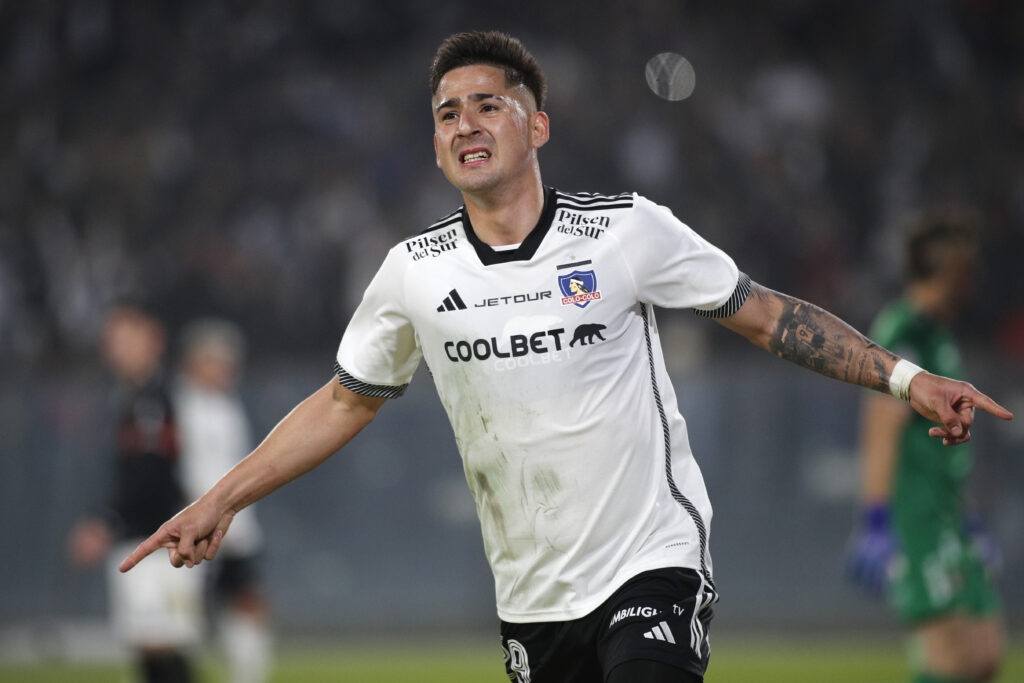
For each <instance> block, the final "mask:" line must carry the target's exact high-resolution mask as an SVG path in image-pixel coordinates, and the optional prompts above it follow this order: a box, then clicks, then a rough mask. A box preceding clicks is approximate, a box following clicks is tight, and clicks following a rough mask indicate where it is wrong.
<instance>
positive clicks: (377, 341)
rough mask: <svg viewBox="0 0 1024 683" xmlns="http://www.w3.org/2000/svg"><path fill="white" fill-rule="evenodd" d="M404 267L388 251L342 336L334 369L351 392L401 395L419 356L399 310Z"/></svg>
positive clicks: (410, 328)
mask: <svg viewBox="0 0 1024 683" xmlns="http://www.w3.org/2000/svg"><path fill="white" fill-rule="evenodd" d="M405 267H406V262H405V260H404V259H399V258H396V256H395V252H394V251H392V252H391V253H389V254H388V257H387V258H386V259H385V260H384V263H383V265H381V267H380V270H378V271H377V274H376V275H375V276H374V278H373V280H372V281H371V282H370V285H369V287H367V288H366V292H364V294H363V299H362V301H361V302H360V304H359V306H358V308H356V311H355V313H354V314H353V315H352V320H351V321H350V322H349V324H348V328H346V330H345V333H344V335H342V338H341V344H340V345H339V346H338V356H337V362H336V363H335V367H334V371H335V374H336V375H337V376H338V381H339V382H340V383H341V384H342V385H343V386H344V387H346V388H347V389H349V390H351V391H353V392H355V393H357V394H361V395H363V396H376V397H382V398H397V397H399V396H401V395H402V394H403V393H405V390H406V388H407V387H408V386H409V382H410V381H411V380H412V376H413V373H415V372H416V368H417V366H418V365H419V362H420V359H421V358H422V357H423V354H422V352H421V350H420V348H419V344H418V343H417V340H416V333H415V330H414V329H413V326H412V322H411V321H410V320H409V317H408V316H407V315H406V312H405V292H404V281H405Z"/></svg>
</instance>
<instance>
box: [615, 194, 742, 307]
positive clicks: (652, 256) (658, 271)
mask: <svg viewBox="0 0 1024 683" xmlns="http://www.w3.org/2000/svg"><path fill="white" fill-rule="evenodd" d="M633 206H634V208H633V215H632V216H631V220H630V221H628V222H627V223H626V224H625V225H624V226H623V227H624V228H625V229H624V230H616V231H615V232H614V233H613V234H615V235H616V236H617V237H618V239H619V240H620V242H621V251H622V254H623V258H625V260H626V265H627V267H628V268H629V271H630V273H631V275H632V277H633V282H634V284H635V285H636V290H637V298H638V299H639V300H640V301H643V302H645V303H652V304H654V305H655V306H662V307H666V308H695V309H698V310H704V311H714V310H717V309H720V308H722V307H723V306H725V305H726V304H727V303H728V302H729V301H730V299H731V298H732V297H733V295H734V292H736V290H737V287H738V285H739V284H740V273H739V270H738V269H737V267H736V264H735V263H733V260H732V259H731V258H729V256H728V255H727V254H726V253H725V252H724V251H722V250H721V249H719V248H718V247H715V246H714V245H712V244H711V243H710V242H708V241H707V240H705V239H704V238H703V237H701V236H700V235H698V234H697V233H696V232H694V231H693V230H691V229H690V228H689V227H688V226H686V225H685V224H684V223H683V222H682V221H680V220H679V219H678V218H676V217H675V216H674V215H673V214H672V212H671V211H669V210H668V209H667V208H665V207H664V206H659V205H657V204H655V203H653V202H651V201H650V200H648V199H645V198H643V197H640V196H636V197H635V201H634V204H633Z"/></svg>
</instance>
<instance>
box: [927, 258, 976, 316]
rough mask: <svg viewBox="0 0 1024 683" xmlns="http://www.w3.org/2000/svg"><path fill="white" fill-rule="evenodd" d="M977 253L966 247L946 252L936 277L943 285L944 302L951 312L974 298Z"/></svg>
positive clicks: (956, 310)
mask: <svg viewBox="0 0 1024 683" xmlns="http://www.w3.org/2000/svg"><path fill="white" fill-rule="evenodd" d="M976 265H977V254H976V251H975V249H974V248H973V247H972V248H967V249H964V250H962V251H955V252H951V253H949V254H947V256H946V258H945V260H944V261H943V263H942V266H941V267H940V269H939V272H938V273H937V277H938V278H939V280H940V282H942V284H943V286H944V298H945V304H946V306H947V307H949V308H950V309H951V311H950V312H951V314H956V313H959V312H960V311H962V310H964V309H965V308H967V307H968V306H969V305H970V303H971V300H972V299H973V298H974V291H975V271H976Z"/></svg>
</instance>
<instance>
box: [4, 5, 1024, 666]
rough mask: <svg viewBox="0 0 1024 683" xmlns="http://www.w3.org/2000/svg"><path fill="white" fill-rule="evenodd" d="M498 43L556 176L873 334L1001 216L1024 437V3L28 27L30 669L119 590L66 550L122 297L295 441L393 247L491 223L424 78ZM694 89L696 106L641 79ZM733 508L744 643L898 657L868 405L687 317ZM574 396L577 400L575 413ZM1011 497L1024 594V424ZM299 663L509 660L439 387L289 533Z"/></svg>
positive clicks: (277, 562)
mask: <svg viewBox="0 0 1024 683" xmlns="http://www.w3.org/2000/svg"><path fill="white" fill-rule="evenodd" d="M491 27H495V28H500V29H503V30H507V31H509V32H510V33H513V34H514V35H517V36H519V37H520V38H522V39H523V40H524V42H525V43H526V44H527V46H528V47H529V48H530V49H531V50H532V51H533V52H534V53H535V54H536V55H537V57H538V58H539V59H540V61H541V63H542V65H543V66H544V67H545V70H546V72H547V75H548V80H549V85H550V101H549V105H548V107H547V109H548V111H549V113H550V115H551V118H552V129H553V136H552V141H551V143H549V144H548V145H547V146H546V147H545V148H544V149H543V150H542V151H541V158H542V168H543V172H544V179H545V182H547V183H549V184H552V185H555V186H557V187H559V188H561V189H565V190H570V191H575V190H584V191H622V190H637V191H639V192H641V193H644V194H646V195H648V196H649V197H651V198H653V199H655V200H656V201H659V202H662V203H665V204H667V205H669V206H671V207H672V208H673V210H674V211H675V212H676V214H677V215H678V216H680V218H682V220H684V221H685V222H687V223H689V224H690V225H692V226H693V227H695V228H696V229H697V230H698V231H699V232H701V233H702V234H704V235H705V236H706V237H707V238H708V239H710V240H711V241H712V242H714V243H715V244H717V245H719V246H721V247H722V248H723V249H725V250H726V251H727V252H729V253H730V254H731V255H732V256H733V257H734V258H735V260H736V261H737V263H738V264H739V265H740V267H741V268H742V269H743V270H745V271H746V272H748V273H749V274H750V275H751V276H752V277H753V278H754V279H755V280H757V281H759V282H762V283H765V284H767V285H768V286H771V287H773V288H775V289H779V290H782V291H786V292H788V293H792V294H794V295H797V296H800V297H803V298H806V299H809V300H811V301H813V302H815V303H818V304H820V305H822V306H824V307H825V308H828V309H829V310H832V311H833V312H835V313H837V314H838V315H840V316H841V317H843V318H844V319H846V320H848V321H849V322H851V323H852V324H854V325H855V326H857V327H858V328H861V329H863V328H864V327H865V326H866V325H867V324H868V322H869V321H870V319H871V317H872V315H873V313H874V312H875V311H876V310H877V309H878V307H879V306H880V305H881V304H882V302H883V301H884V300H885V299H886V298H887V297H889V296H891V295H893V294H894V293H896V292H897V291H898V290H899V285H900V278H899V273H900V266H901V260H900V248H899V244H900V240H899V231H898V225H899V222H900V220H902V219H903V218H904V217H905V216H906V215H907V213H908V212H910V211H912V210H914V209H916V208H919V207H922V206H925V205H927V204H929V203H931V202H934V201H959V202H964V203H967V204H970V205H972V206H974V207H976V208H977V209H978V210H980V211H981V212H982V213H983V214H984V216H985V218H986V226H987V231H986V235H985V245H984V253H983V259H984V260H983V263H984V267H983V268H982V270H981V272H980V274H979V294H980V296H979V298H978V300H977V305H976V306H975V308H974V309H973V310H972V311H971V313H970V315H969V316H968V319H967V320H965V321H964V324H963V325H962V326H961V328H960V330H959V331H960V333H961V336H962V338H963V339H964V345H965V350H966V360H967V366H968V368H969V371H970V374H971V379H972V380H973V381H974V382H975V383H976V384H977V385H979V386H980V387H982V388H983V389H984V390H986V391H987V392H988V393H990V394H991V395H993V396H994V397H996V398H997V399H998V400H1000V401H1002V402H1004V403H1005V404H1006V405H1008V407H1010V408H1011V409H1015V410H1016V412H1017V413H1018V415H1024V383H1022V381H1021V380H1022V378H1024V296H1022V290H1024V278H1022V277H1021V276H1020V272H1019V265H1018V263H1019V261H1020V256H1021V254H1022V253H1024V154H1022V150H1024V59H1022V58H1024V54H1022V53H1024V41H1022V40H1021V36H1024V8H1022V5H1021V4H1020V3H1015V2H1010V1H1009V0H1002V1H1001V0H956V1H952V0H946V1H942V2H933V3H929V4H928V5H927V9H925V10H922V3H919V2H916V1H913V0H891V1H889V2H885V3H838V2H814V1H812V0H787V1H785V2H775V3H759V2H753V1H750V2H734V1H730V2H710V1H708V2H696V1H690V2H668V1H660V0H647V1H640V2H625V1H623V2H593V3H586V4H585V5H583V4H560V3H549V2H536V1H533V0H524V1H522V2H518V3H514V4H511V3H506V4H502V5H500V6H490V5H486V4H473V5H470V4H455V3H428V2H423V1H418V0H404V1H398V0H394V1H381V2H373V3H370V2H366V3H361V2H331V1H329V0H319V1H314V0H297V1H295V2H269V1H268V2H224V1H222V0H209V1H205V2H147V3H134V2H128V1H126V0H120V1H119V0H78V1H73V0H69V1H61V2H58V1H56V0H43V1H40V2H31V3H21V2H11V1H9V0H0V373H2V381H0V528H3V529H4V532H5V539H4V544H5V546H6V548H7V550H6V551H5V552H4V553H3V554H4V556H5V557H6V558H7V561H5V562H2V563H0V655H4V654H7V655H9V656H11V655H17V656H24V655H25V654H26V653H29V654H31V653H39V652H42V653H50V654H54V653H59V652H60V651H62V648H68V647H71V645H70V644H69V636H68V634H69V633H71V632H79V631H80V630H81V629H80V627H81V626H82V625H89V624H95V623H100V620H101V619H102V615H103V607H104V595H103V582H102V580H101V577H100V575H99V574H98V573H95V572H85V573H83V572H80V571H77V570H75V569H73V568H72V567H71V566H70V565H69V564H68V562H67V561H66V558H65V552H64V538H65V535H66V533H67V531H68V529H69V527H70V525H71V523H72V522H73V520H74V518H75V516H76V515H77V514H78V513H79V512H80V511H81V510H82V509H83V508H84V506H86V505H88V503H89V502H90V501H91V500H92V499H93V497H94V496H95V495H96V490H97V487H98V486H99V485H100V482H101V479H102V463H103V461H104V453H105V448H106V446H107V444H108V443H109V438H110V435H109V432H108V430H107V428H106V424H107V423H108V422H109V420H108V419H107V415H108V413H107V411H108V406H107V405H106V404H105V402H104V396H105V392H106V390H107V388H108V387H109V384H108V379H107V377H106V375H105V374H104V372H103V369H102V367H101V365H100V363H99V362H98V360H97V355H96V342H97V334H98V330H99V323H100V320H101V312H102V311H103V309H104V306H105V305H107V304H108V303H109V302H110V301H112V300H113V299H114V298H116V297H118V296H120V295H124V294H143V295H145V296H146V297H147V298H149V299H150V300H152V301H154V302H156V304H157V305H158V307H159V309H160V311H161V313H162V314H163V315H164V316H165V317H166V319H167V321H168V323H169V325H170V327H171V330H172V332H173V331H174V330H176V329H178V328H179V327H180V326H181V325H182V324H183V323H184V322H186V321H188V320H189V319H191V318H193V317H196V316H200V315H210V314H217V315H223V316H226V317H229V318H231V319H233V320H235V321H237V322H239V323H240V324H241V325H242V326H243V327H244V329H245V331H246V332H247V334H248V337H249V343H250V348H249V363H248V373H247V376H246V380H245V383H244V386H243V393H244V398H245V400H246V402H247V404H248V406H249V407H250V409H251V411H252V417H253V420H254V423H255V426H256V432H257V436H262V434H264V433H266V431H267V430H268V429H269V428H270V427H271V426H273V424H274V423H275V422H276V420H277V419H279V418H280V416H281V415H283V414H284V412H286V411H287V410H288V409H289V408H290V407H291V406H292V405H293V404H294V403H295V402H296V401H297V400H299V399H301V398H302V397H304V396H305V395H306V394H307V393H308V392H309V391H311V390H312V389H313V388H315V387H317V386H319V385H320V384H322V382H323V381H324V380H325V379H326V378H327V377H329V375H330V371H331V366H332V361H333V354H334V350H335V348H336V344H337V341H338V339H339V336H340V334H341V331H342V330H343V328H344V325H345V323H346V321H347V319H348V316H349V315H350V314H351V311H352V309H353V307H354V306H355V304H356V302H357V301H358V299H359V297H360V295H361V292H362V289H363V287H364V286H365V284H366V283H367V282H368V280H369V278H370V276H371V275H372V274H373V272H374V271H375V269H376V266H377V264H378V263H379V262H380V259H381V258H382V256H383V254H384V252H385V251H386V249H387V248H388V247H389V246H390V245H391V244H393V243H394V242H395V241H397V240H398V239H400V238H402V237H404V236H407V235H409V234H412V233H413V232H416V231H418V230H419V229H421V228H422V227H423V226H425V225H427V224H428V223H429V222H431V221H432V220H433V219H435V218H437V217H440V216H442V215H444V214H445V213H447V212H448V211H450V210H451V209H452V208H454V207H455V206H457V205H458V203H459V198H458V196H457V194H456V193H455V191H454V190H452V189H451V188H450V186H448V185H447V183H446V181H445V180H444V178H443V177H442V176H441V174H440V173H439V172H438V171H437V169H436V168H435V166H434V162H433V156H432V150H431V146H430V135H431V130H432V129H431V120H430V116H429V110H428V105H427V102H428V96H429V93H428V91H427V86H426V70H427V66H428V64H429V61H430V58H431V57H432V54H433V50H434V49H435V47H436V46H437V44H438V43H439V42H440V40H441V39H443V38H444V37H445V36H446V35H447V34H449V33H451V32H453V31H456V30H467V29H473V28H491ZM662 51H675V52H679V53H681V54H683V55H684V56H686V57H687V58H688V59H689V60H690V62H691V63H692V64H693V66H694V69H695V72H696V89H695V90H694V92H693V95H692V96H691V97H690V98H688V99H686V100H684V101H682V102H676V103H669V102H666V101H664V100H659V99H658V98H656V97H655V96H654V95H652V94H651V92H650V91H649V90H648V89H647V87H646V85H645V82H644V78H643V72H644V64H645V62H646V61H647V59H649V58H650V57H651V56H653V54H655V53H657V52H662ZM659 316H660V317H659V321H660V324H661V326H662V333H663V337H664V339H665V340H666V354H667V356H668V359H669V363H670V365H671V367H672V371H673V374H674V377H675V385H676V389H677V392H678V394H679V399H680V404H681V408H682V410H683V413H684V415H685V416H686V417H687V420H688V423H689V425H690V431H691V438H692V441H693V446H694V450H695V452H696V454H697V457H698V460H699V462H700V463H701V466H702V468H703V470H704V473H705V477H706V479H707V483H708V487H709V489H710V493H711V497H712V501H713V502H714V504H715V510H716V514H715V521H714V527H713V528H714V532H713V536H712V550H713V552H714V556H715V565H716V566H715V570H716V576H717V577H718V581H719V586H720V588H721V590H722V593H723V600H722V602H721V603H720V607H719V608H718V609H717V612H718V615H719V616H718V619H717V621H716V629H717V631H716V632H718V633H730V632H736V633H741V632H753V633H762V634H764V633H769V634H805V633H809V632H818V633H822V632H824V633H834V634H838V635H840V636H842V635H843V634H854V635H856V634H869V633H879V632H881V633H896V630H895V627H894V624H893V622H892V620H891V618H890V617H889V615H888V613H887V612H886V610H885V609H884V608H883V607H882V606H881V605H878V604H874V603H871V602H866V601H864V600H862V599H861V598H860V597H859V596H858V595H857V594H856V593H854V592H853V591H852V589H850V588H849V587H848V586H847V585H846V584H845V583H844V581H843V578H842V571H841V563H842V559H841V558H842V550H843V546H844V544H845V543H846V540H847V536H848V533H849V530H850V526H851V521H852V519H853V516H854V514H855V502H854V491H855V487H856V479H855V478H856V474H855V462H854V459H853V451H852V446H853V443H854V438H855V430H856V419H857V401H858V398H859V396H860V394H859V390H855V389H853V388H850V387H846V386H842V385H840V384H838V383H835V382H830V381H826V380H823V379H820V378H818V377H815V376H814V375H812V374H811V373H808V372H806V371H802V370H799V369H797V368H795V367H792V366H789V365H787V364H784V363H780V362H778V361H775V360H773V359H772V358H771V357H769V356H768V355H766V354H763V353H760V352H758V351H756V350H754V349H752V348H750V347H748V346H747V345H746V344H745V342H743V341H742V340H740V339H739V338H734V335H730V334H729V333H727V332H725V331H724V330H721V329H719V328H718V326H716V325H713V324H710V323H708V322H706V321H700V320H697V319H695V318H694V317H693V316H692V315H691V314H689V313H686V312H668V311H666V312H662V313H660V314H659ZM566 400H572V398H571V397H568V396H567V397H566ZM975 444H976V453H977V456H978V458H977V460H978V463H977V472H976V476H975V485H976V487H977V488H978V491H979V495H978V501H979V504H980V507H981V509H982V510H983V511H984V513H985V514H986V516H987V517H988V519H989V520H990V523H991V524H992V526H993V528H994V530H995V532H996V534H997V536H998V538H999V540H1000V541H1001V543H1002V547H1003V551H1004V555H1005V572H1004V580H1003V584H1002V588H1003V590H1004V592H1005V596H1006V601H1007V607H1008V617H1009V621H1010V624H1011V629H1013V628H1014V627H1015V626H1017V625H1019V624H1020V618H1019V616H1018V615H1019V614H1020V613H1021V608H1022V607H1024V586H1022V585H1021V582H1019V581H1016V580H1015V579H1016V577H1019V576H1020V575H1021V571H1022V569H1024V499H1022V497H1021V496H1020V495H1019V492H1020V488H1021V487H1020V484H1021V482H1022V481H1024V477H1022V474H1024V463H1022V462H1021V457H1020V454H1021V447H1022V444H1024V422H1022V421H1021V420H1020V419H1018V420H1017V422H1016V423H1013V424H996V421H995V420H991V419H985V418H982V419H981V424H980V426H979V429H978V430H977V437H976V440H975ZM260 516H261V519H262V522H263V524H264V526H265V529H266V531H267V532H268V536H269V538H270V539H271V542H270V544H269V546H268V550H267V557H266V572H267V578H268V583H269V591H270V596H271V600H272V603H273V606H274V613H275V623H276V628H277V630H278V632H279V634H280V635H281V636H282V637H283V638H286V639H287V638H293V639H296V640H301V639H304V638H317V637H323V638H326V639H328V640H331V639H337V640H338V641H339V642H344V640H345V639H346V638H348V637H350V636H351V637H355V636H359V637H365V636H367V635H370V636H376V635H380V636H395V635H416V634H422V633H431V634H434V635H436V634H438V633H453V634H460V633H483V634H485V636H486V637H488V638H489V637H490V635H491V633H493V632H494V626H495V623H496V621H495V617H494V610H493V596H492V588H491V579H490V576H489V573H488V570H487V568H486V564H485V560H484V558H483V554H482V545H481V542H480V539H479V532H478V529H477V526H476V521H475V517H474V512H473V506H472V501H471V499H470V497H469V493H468V490H467V489H466V487H465V482H464V480H463V478H462V474H461V468H460V463H459V459H458V455H457V453H456V451H455V447H454V442H453V439H452V438H451V433H450V428H449V427H448V425H447V422H446V420H445V418H444V415H443V412H442V409H441V407H440V404H439V402H438V401H437V399H436V396H435V394H434V392H433V388H432V385H431V382H430V378H429V376H428V375H427V374H426V372H424V371H423V370H421V371H420V372H419V373H418V375H417V377H416V379H415V380H414V382H413V386H412V388H411V390H410V392H409V395H408V396H407V397H406V398H403V399H401V400H400V401H395V402H394V403H393V404H392V405H390V406H389V407H388V408H387V409H386V410H385V411H383V412H382V414H381V417H380V418H379V419H378V421H377V422H376V423H375V424H374V425H373V426H372V427H371V428H370V430H369V431H368V432H367V433H365V434H363V435H361V436H360V438H359V439H357V441H356V442H354V443H353V445H352V446H351V448H350V449H349V452H347V453H346V454H344V455H343V456H341V457H337V458H335V459H333V460H332V461H330V462H329V463H327V464H326V465H325V466H324V467H323V468H322V469H321V470H318V472H317V474H316V475H315V476H310V477H306V478H305V479H302V480H299V481H297V482H295V483H294V484H292V485H290V486H289V487H287V488H285V489H284V490H282V491H280V492H278V493H276V494H274V495H273V496H271V497H270V498H268V499H267V500H266V501H264V502H263V503H261V505H260Z"/></svg>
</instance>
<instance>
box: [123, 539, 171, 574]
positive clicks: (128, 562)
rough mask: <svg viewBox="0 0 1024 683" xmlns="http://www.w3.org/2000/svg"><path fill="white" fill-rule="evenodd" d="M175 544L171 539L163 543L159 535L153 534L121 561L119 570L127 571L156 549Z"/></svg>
mask: <svg viewBox="0 0 1024 683" xmlns="http://www.w3.org/2000/svg"><path fill="white" fill-rule="evenodd" d="M174 545H175V544H174V542H173V541H170V540H168V541H167V542H164V543H161V542H160V540H159V539H158V538H157V535H156V534H153V535H152V536H150V537H149V538H147V539H146V540H145V541H143V542H142V543H140V544H139V545H138V546H136V548H135V550H133V551H132V554H131V555H129V556H128V557H126V558H124V561H123V562H121V566H120V567H118V570H119V571H121V572H126V571H128V570H130V569H131V568H132V567H134V566H135V565H137V564H138V563H139V562H141V561H142V560H143V559H144V558H145V557H147V556H149V555H150V554H152V553H153V552H154V551H155V550H157V549H159V548H163V547H168V546H174Z"/></svg>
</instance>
